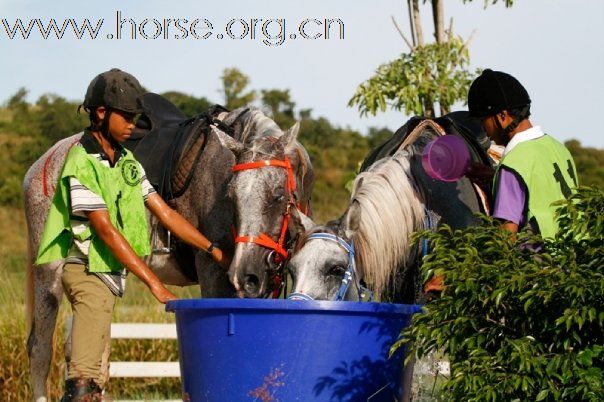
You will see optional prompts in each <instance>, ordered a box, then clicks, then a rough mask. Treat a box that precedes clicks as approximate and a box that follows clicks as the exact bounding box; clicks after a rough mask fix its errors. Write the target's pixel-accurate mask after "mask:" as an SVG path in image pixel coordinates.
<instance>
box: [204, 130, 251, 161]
mask: <svg viewBox="0 0 604 402" xmlns="http://www.w3.org/2000/svg"><path fill="white" fill-rule="evenodd" d="M211 133H213V134H215V135H216V137H218V141H220V143H221V144H222V146H223V147H225V148H228V149H229V150H230V151H231V152H233V154H234V155H235V157H238V156H239V155H241V153H242V152H243V150H244V146H243V143H242V142H240V141H237V140H236V139H235V138H233V137H231V136H230V135H228V134H227V133H225V132H224V131H222V130H220V129H218V128H216V127H212V130H211Z"/></svg>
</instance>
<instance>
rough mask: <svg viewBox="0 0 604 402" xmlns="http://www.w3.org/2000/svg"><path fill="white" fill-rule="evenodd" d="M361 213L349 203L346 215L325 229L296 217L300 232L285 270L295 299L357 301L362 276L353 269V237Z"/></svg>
mask: <svg viewBox="0 0 604 402" xmlns="http://www.w3.org/2000/svg"><path fill="white" fill-rule="evenodd" d="M360 214H361V210H360V208H359V204H358V202H356V201H354V200H353V201H352V202H351V205H350V207H349V208H348V210H347V211H346V213H345V214H344V215H343V216H342V217H341V218H339V219H337V220H334V221H331V222H328V223H327V224H326V225H324V226H316V225H315V224H314V223H313V222H312V221H311V220H310V219H308V218H305V217H304V216H299V215H296V216H295V217H294V221H295V222H296V225H295V226H296V227H299V228H300V229H299V231H300V232H301V233H300V235H299V236H298V239H297V241H296V245H295V248H294V253H293V254H294V255H293V256H292V258H291V259H290V260H289V262H288V265H287V268H288V270H289V272H290V273H291V275H292V277H293V279H294V283H293V287H292V293H291V294H290V296H289V298H290V299H294V300H300V299H303V300H359V299H360V298H361V286H360V282H361V277H360V275H361V273H360V272H359V270H357V269H356V249H355V246H354V244H355V243H354V238H355V234H356V232H357V230H358V228H359V222H360Z"/></svg>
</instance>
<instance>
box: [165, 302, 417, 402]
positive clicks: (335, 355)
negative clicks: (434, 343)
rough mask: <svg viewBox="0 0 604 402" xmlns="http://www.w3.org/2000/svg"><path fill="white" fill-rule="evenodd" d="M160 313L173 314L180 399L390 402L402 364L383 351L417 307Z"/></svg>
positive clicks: (202, 307)
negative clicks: (174, 317)
mask: <svg viewBox="0 0 604 402" xmlns="http://www.w3.org/2000/svg"><path fill="white" fill-rule="evenodd" d="M166 309H167V311H172V312H174V313H175V314H176V325H177V331H178V342H179V350H180V352H179V353H180V368H181V378H182V387H183V399H184V400H185V401H187V400H190V401H193V402H198V401H212V402H230V401H254V400H256V401H275V402H276V401H281V402H289V401H304V402H310V401H332V402H333V401H367V400H369V401H372V402H375V401H388V402H392V401H393V400H394V398H398V397H399V395H400V393H401V391H402V389H401V372H402V365H403V364H402V355H401V352H399V353H397V354H396V355H395V356H393V357H392V358H391V359H388V351H389V349H390V346H391V345H392V344H393V343H394V341H395V340H396V339H397V337H398V335H399V333H400V331H401V329H402V328H404V327H406V326H407V325H409V322H410V319H411V315H412V314H413V313H416V312H418V311H419V310H420V307H419V306H416V305H400V304H382V303H355V302H331V301H291V300H259V299H244V300H241V299H191V300H175V301H171V302H168V305H167V307H166ZM187 398H188V399H187Z"/></svg>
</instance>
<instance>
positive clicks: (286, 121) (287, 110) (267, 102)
mask: <svg viewBox="0 0 604 402" xmlns="http://www.w3.org/2000/svg"><path fill="white" fill-rule="evenodd" d="M261 93H262V96H261V101H262V104H263V105H264V106H266V107H267V108H268V109H269V110H270V115H271V117H272V119H273V120H274V121H275V123H277V125H279V127H281V128H283V129H286V128H287V127H290V126H291V125H292V124H294V122H295V118H294V107H295V106H296V104H295V103H294V102H293V101H292V100H291V96H290V94H289V89H285V90H281V89H263V90H261Z"/></svg>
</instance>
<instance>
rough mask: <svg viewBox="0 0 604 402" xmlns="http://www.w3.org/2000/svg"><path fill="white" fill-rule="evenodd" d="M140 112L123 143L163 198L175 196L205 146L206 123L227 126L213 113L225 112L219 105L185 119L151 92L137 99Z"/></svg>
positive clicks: (170, 105)
mask: <svg viewBox="0 0 604 402" xmlns="http://www.w3.org/2000/svg"><path fill="white" fill-rule="evenodd" d="M141 103H142V109H143V113H142V115H141V117H140V118H139V120H138V121H137V123H136V128H135V129H134V130H133V133H132V136H131V137H130V138H129V139H128V140H127V141H126V142H125V143H124V146H125V147H126V148H128V149H129V150H131V151H132V152H133V154H134V156H135V158H136V159H137V160H138V161H139V162H140V163H141V165H142V166H143V168H144V169H145V173H146V175H147V179H148V180H149V182H150V183H151V184H152V185H153V187H154V188H155V190H156V191H157V192H158V193H159V194H160V195H161V196H162V198H164V200H171V199H174V198H178V197H179V196H180V195H182V194H183V193H184V192H185V190H186V189H187V187H188V185H189V183H190V181H191V177H192V175H193V172H194V170H195V167H196V165H197V163H198V162H199V159H200V157H201V154H202V153H203V150H204V148H205V144H206V139H207V135H208V133H209V129H210V125H212V124H218V125H220V126H221V129H222V130H223V131H226V132H227V133H229V134H230V133H231V130H230V128H229V127H227V126H224V125H223V124H221V122H219V121H218V119H217V116H218V115H219V114H220V113H222V112H228V110H227V109H225V108H224V107H222V106H220V105H214V106H212V107H210V108H209V109H208V110H207V111H205V112H203V113H201V114H199V115H197V116H195V117H192V118H188V117H187V116H186V115H185V114H184V113H182V112H181V111H180V110H179V109H178V107H176V106H175V105H174V104H173V103H171V102H170V101H169V100H167V99H166V98H164V97H163V96H161V95H158V94H155V93H147V94H145V95H143V97H142V99H141Z"/></svg>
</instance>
